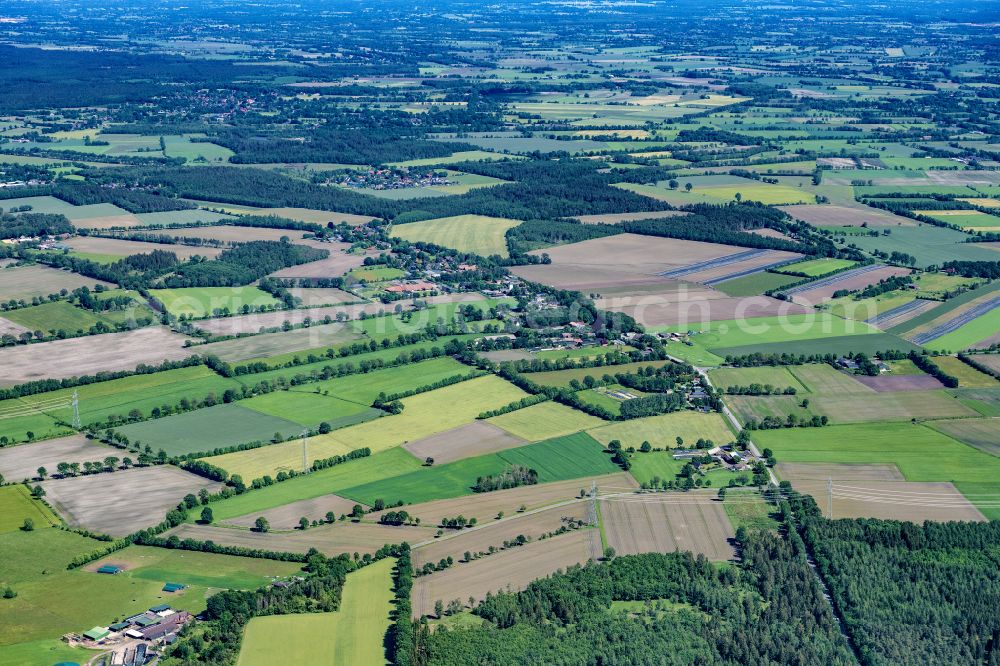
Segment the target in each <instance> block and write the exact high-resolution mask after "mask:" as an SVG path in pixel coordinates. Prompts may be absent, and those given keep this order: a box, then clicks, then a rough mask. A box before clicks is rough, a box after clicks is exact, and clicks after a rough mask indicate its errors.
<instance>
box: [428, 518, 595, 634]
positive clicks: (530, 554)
mask: <svg viewBox="0 0 1000 666" xmlns="http://www.w3.org/2000/svg"><path fill="white" fill-rule="evenodd" d="M600 554H601V538H600V534H599V533H598V531H597V530H596V529H588V530H577V531H574V532H570V533H569V534H563V535H560V536H558V537H553V538H552V539H546V540H544V541H535V542H533V543H529V544H527V545H525V546H520V547H518V548H512V549H511V550H506V551H503V552H501V553H497V554H496V555H490V556H489V557H484V558H482V559H479V560H473V561H472V562H469V563H467V564H461V563H460V564H456V565H455V566H453V567H450V568H448V569H446V570H445V571H442V572H438V573H434V574H431V575H429V576H421V577H419V578H417V579H416V580H415V581H414V585H413V615H414V617H419V616H421V615H431V614H433V612H434V602H435V601H437V600H439V599H440V600H442V601H444V602H445V603H447V602H449V601H451V600H452V599H459V600H464V599H468V597H474V598H475V599H476V600H477V601H479V600H482V599H483V598H484V597H485V596H486V593H487V592H492V593H496V592H499V591H505V590H508V589H509V590H514V591H516V590H522V589H524V588H525V587H527V585H528V583H530V582H531V581H532V580H534V579H536V578H540V577H543V576H547V575H549V574H551V573H555V571H556V570H557V569H565V568H566V567H568V566H570V565H573V564H582V563H584V562H586V561H587V560H590V559H597V558H598V557H600Z"/></svg>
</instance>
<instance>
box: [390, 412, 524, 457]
mask: <svg viewBox="0 0 1000 666" xmlns="http://www.w3.org/2000/svg"><path fill="white" fill-rule="evenodd" d="M526 443H527V442H526V441H525V440H523V439H521V438H519V437H515V436H514V435H511V434H510V433H508V432H507V431H505V430H503V429H502V428H499V427H497V426H495V425H493V424H492V423H488V422H486V421H476V422H475V423H469V424H467V425H463V426H459V427H457V428H453V429H451V430H447V431H445V432H442V433H438V434H436V435H431V436H429V437H425V438H423V439H420V440H417V441H415V442H409V443H407V444H404V445H403V448H404V449H406V450H407V451H409V452H410V453H412V454H413V455H414V456H416V457H417V458H418V459H420V460H425V459H426V458H433V459H434V463H435V464H438V465H440V464H444V463H450V462H454V461H456V460H462V459H463V458H470V457H473V456H480V455H483V454H486V453H496V452H497V451H504V450H506V449H511V448H514V447H518V446H523V445H524V444H526Z"/></svg>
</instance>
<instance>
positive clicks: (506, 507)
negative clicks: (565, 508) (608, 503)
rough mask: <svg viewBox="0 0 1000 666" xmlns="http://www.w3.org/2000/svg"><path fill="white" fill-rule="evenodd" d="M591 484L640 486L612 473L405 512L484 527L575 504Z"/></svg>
mask: <svg viewBox="0 0 1000 666" xmlns="http://www.w3.org/2000/svg"><path fill="white" fill-rule="evenodd" d="M591 484H596V485H597V487H598V489H599V490H600V491H601V492H606V491H608V492H614V491H627V490H635V489H637V488H638V487H639V484H637V483H636V482H635V480H634V479H633V478H632V477H631V476H629V475H628V474H627V473H625V472H614V473H611V474H603V475H599V476H587V477H581V478H579V479H570V480H568V481H554V482H552V483H539V484H536V485H533V486H521V487H519V488H508V489H506V490H495V491H493V492H490V493H475V494H473V495H467V496H464V497H456V498H451V499H443V500H433V501H430V502H422V503H418V504H411V505H408V506H407V507H406V510H407V511H408V512H409V513H410V515H413V516H417V517H419V518H420V520H421V524H423V525H438V524H440V523H441V521H442V520H443V519H445V518H454V517H456V516H458V515H462V516H465V517H466V518H475V519H476V520H477V521H478V522H479V523H480V524H484V523H487V522H488V521H490V520H493V519H495V518H496V516H497V515H498V514H499V513H500V512H501V511H502V512H504V514H505V515H506V516H515V515H517V511H518V509H520V508H521V507H522V506H523V507H524V508H525V510H526V511H534V510H536V509H543V508H545V507H548V506H550V505H554V504H564V503H570V502H574V501H575V500H577V499H579V497H580V491H581V490H588V491H589V489H590V487H591ZM380 515H381V514H380V513H376V514H372V516H371V517H372V518H373V519H378V517H379V516H380Z"/></svg>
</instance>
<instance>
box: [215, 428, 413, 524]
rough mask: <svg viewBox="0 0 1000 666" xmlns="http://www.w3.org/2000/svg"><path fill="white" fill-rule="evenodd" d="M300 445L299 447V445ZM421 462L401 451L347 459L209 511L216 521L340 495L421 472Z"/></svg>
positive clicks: (233, 498)
mask: <svg viewBox="0 0 1000 666" xmlns="http://www.w3.org/2000/svg"><path fill="white" fill-rule="evenodd" d="M300 446H301V445H300ZM420 465H421V463H420V461H418V460H417V459H416V458H414V457H413V456H412V455H410V454H409V453H407V452H406V451H404V450H403V449H401V448H396V449H390V450H388V451H384V452H382V453H376V454H373V455H371V456H369V457H367V458H359V459H357V460H350V461H347V462H345V463H342V464H340V465H334V466H333V467H327V468H326V469H322V470H318V471H316V472H312V473H310V474H305V475H302V476H297V477H295V478H293V479H289V480H288V481H284V482H282V483H278V484H274V485H271V486H267V487H266V488H261V489H260V490H255V491H254V492H252V493H245V494H243V495H237V496H236V497H231V498H229V499H226V500H222V501H219V502H214V503H213V504H212V510H213V511H214V512H215V519H216V521H220V522H222V521H225V520H227V519H229V518H235V517H237V516H243V515H247V514H257V515H259V512H260V511H266V510H267V509H273V508H275V507H280V506H284V505H285V504H289V503H291V502H298V501H300V500H308V499H312V498H315V497H321V496H324V495H329V494H330V493H337V494H339V493H340V492H341V491H342V490H344V489H345V488H349V487H351V486H353V485H356V484H358V483H366V482H369V481H375V480H378V479H383V478H387V477H392V476H400V475H403V474H406V473H408V472H412V471H413V470H417V469H420Z"/></svg>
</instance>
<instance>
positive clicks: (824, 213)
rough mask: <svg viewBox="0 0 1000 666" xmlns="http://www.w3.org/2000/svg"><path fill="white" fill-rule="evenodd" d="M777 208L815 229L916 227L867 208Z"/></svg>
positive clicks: (880, 211) (906, 219)
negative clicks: (864, 225) (865, 225)
mask: <svg viewBox="0 0 1000 666" xmlns="http://www.w3.org/2000/svg"><path fill="white" fill-rule="evenodd" d="M778 207H779V208H780V209H781V210H783V211H785V212H786V213H788V214H789V215H791V216H792V217H794V218H795V219H797V220H802V221H803V222H808V223H809V224H811V225H813V226H815V227H860V226H861V225H863V224H867V225H868V226H869V227H888V226H893V227H895V226H904V227H912V226H915V225H916V222H914V221H913V220H911V219H909V218H906V217H902V216H899V215H893V214H892V213H888V212H886V211H882V210H878V209H877V208H868V207H867V206H859V207H857V208H852V207H848V206H828V205H818V204H802V205H797V206H778Z"/></svg>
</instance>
